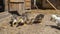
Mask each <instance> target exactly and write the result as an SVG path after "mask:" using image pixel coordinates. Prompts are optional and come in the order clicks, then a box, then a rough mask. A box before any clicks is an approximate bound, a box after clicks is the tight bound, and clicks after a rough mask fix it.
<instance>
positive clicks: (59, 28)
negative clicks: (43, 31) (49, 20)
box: [46, 25, 60, 30]
mask: <svg viewBox="0 0 60 34" xmlns="http://www.w3.org/2000/svg"><path fill="white" fill-rule="evenodd" d="M46 26H50V27H51V28H55V29H58V30H60V27H58V26H55V25H46Z"/></svg>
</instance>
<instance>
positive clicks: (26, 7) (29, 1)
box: [25, 0, 31, 9]
mask: <svg viewBox="0 0 60 34" xmlns="http://www.w3.org/2000/svg"><path fill="white" fill-rule="evenodd" d="M25 9H31V0H25Z"/></svg>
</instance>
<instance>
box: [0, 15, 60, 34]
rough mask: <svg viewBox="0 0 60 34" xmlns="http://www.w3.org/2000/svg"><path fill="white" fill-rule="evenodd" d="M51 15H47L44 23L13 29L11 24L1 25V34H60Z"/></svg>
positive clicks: (59, 29)
mask: <svg viewBox="0 0 60 34" xmlns="http://www.w3.org/2000/svg"><path fill="white" fill-rule="evenodd" d="M50 15H51V14H45V16H44V19H43V20H42V23H39V24H32V25H24V26H19V27H15V26H14V27H11V26H10V24H9V23H0V24H1V25H0V34H60V28H59V27H57V26H56V23H54V22H51V21H50Z"/></svg>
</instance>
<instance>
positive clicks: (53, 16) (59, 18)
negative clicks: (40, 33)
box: [51, 15, 60, 26]
mask: <svg viewBox="0 0 60 34" xmlns="http://www.w3.org/2000/svg"><path fill="white" fill-rule="evenodd" d="M51 18H52V19H55V22H56V24H57V26H60V17H57V16H56V15H51Z"/></svg>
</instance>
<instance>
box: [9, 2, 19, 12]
mask: <svg viewBox="0 0 60 34" xmlns="http://www.w3.org/2000/svg"><path fill="white" fill-rule="evenodd" d="M9 7H10V8H9V11H17V10H18V7H19V5H18V4H14V3H11V4H10V5H9Z"/></svg>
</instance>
